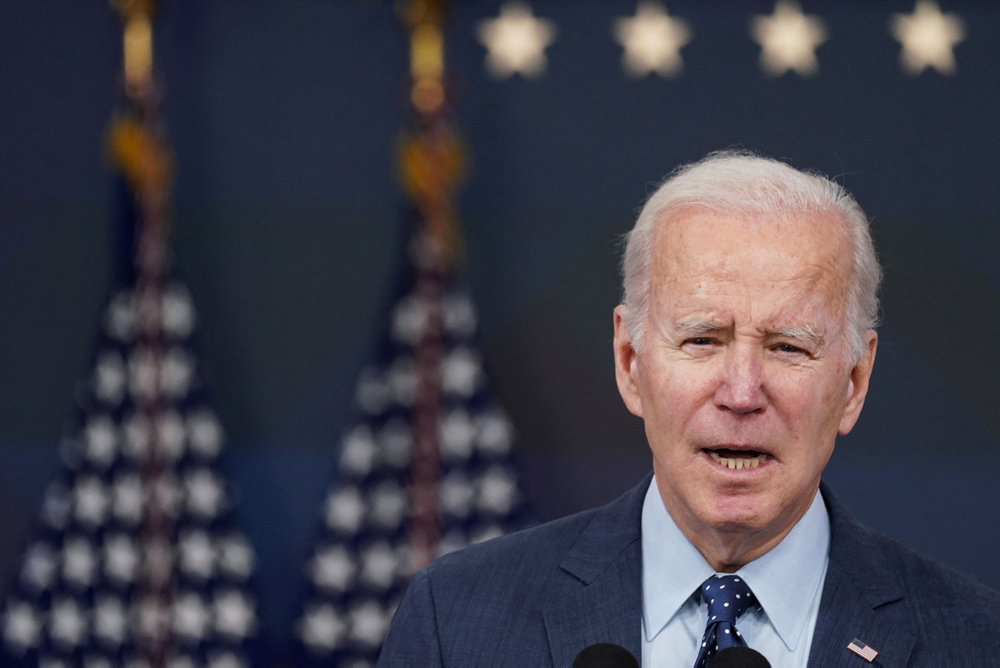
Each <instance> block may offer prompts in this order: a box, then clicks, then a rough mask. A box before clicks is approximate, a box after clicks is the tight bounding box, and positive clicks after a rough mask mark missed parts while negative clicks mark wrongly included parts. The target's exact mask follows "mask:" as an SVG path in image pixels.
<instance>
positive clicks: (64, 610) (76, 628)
mask: <svg viewBox="0 0 1000 668" xmlns="http://www.w3.org/2000/svg"><path fill="white" fill-rule="evenodd" d="M49 614H50V617H49V635H50V636H52V639H53V640H54V641H55V642H56V643H57V644H59V645H62V646H64V647H67V646H68V647H76V646H78V645H80V644H81V643H82V642H83V640H84V638H85V637H86V634H87V614H86V612H85V611H84V610H83V609H82V608H81V607H80V604H79V603H77V601H76V599H73V598H61V599H58V600H56V601H55V602H54V603H53V604H52V610H51V611H50V613H49Z"/></svg>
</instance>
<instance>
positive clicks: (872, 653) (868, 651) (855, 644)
mask: <svg viewBox="0 0 1000 668" xmlns="http://www.w3.org/2000/svg"><path fill="white" fill-rule="evenodd" d="M847 649H849V650H851V651H852V652H854V653H855V654H857V655H858V656H860V657H861V658H862V659H864V660H865V661H867V662H868V663H871V662H872V661H874V660H875V657H876V656H878V652H877V651H876V650H875V649H873V648H871V647H869V646H868V645H866V644H865V643H863V642H861V641H860V640H858V639H857V638H855V639H854V640H852V641H851V642H849V643H848V644H847Z"/></svg>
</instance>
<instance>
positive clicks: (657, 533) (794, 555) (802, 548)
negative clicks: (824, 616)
mask: <svg viewBox="0 0 1000 668" xmlns="http://www.w3.org/2000/svg"><path fill="white" fill-rule="evenodd" d="M829 548H830V519H829V516H828V515H827V511H826V506H825V505H824V503H823V499H822V497H821V496H820V494H819V493H818V492H817V493H816V495H815V497H814V498H813V501H812V504H811V505H810V506H809V509H808V510H807V511H806V514H805V515H803V516H802V519H800V520H799V521H798V523H797V524H796V525H795V526H794V527H792V530H791V531H790V532H789V533H788V535H787V536H785V538H784V539H783V540H782V541H781V542H780V543H779V544H778V545H777V546H775V547H774V548H773V549H771V550H770V551H769V552H767V553H766V554H764V555H763V556H761V557H759V558H758V559H755V560H754V561H752V562H750V563H749V564H746V565H745V566H744V567H743V568H741V569H740V570H739V571H738V573H739V574H740V575H741V576H743V578H744V579H745V581H746V582H747V584H748V585H749V586H750V588H751V589H752V590H753V593H754V595H755V596H756V597H757V600H758V601H759V602H760V604H761V606H762V607H763V608H764V613H765V615H767V618H768V619H769V620H770V622H771V624H772V625H773V626H774V629H775V631H776V632H777V634H778V636H779V637H780V638H781V640H782V642H783V643H784V644H785V646H786V647H788V649H789V650H791V651H794V650H795V646H796V644H797V642H798V639H799V638H800V637H801V632H802V627H803V624H805V623H806V620H807V619H808V612H809V607H810V605H811V603H812V601H813V598H814V596H816V595H817V593H818V589H819V587H820V586H821V585H822V583H823V576H824V574H825V573H826V565H827V559H828V555H829ZM714 572H715V570H714V569H713V568H712V567H711V566H710V565H709V563H708V562H707V561H705V558H704V557H703V556H701V553H700V552H698V550H697V548H695V547H694V545H692V544H691V542H690V541H688V539H687V537H686V536H684V534H683V533H681V530H680V529H679V528H677V524H676V523H675V522H674V520H673V518H672V517H671V516H670V513H668V512H667V509H666V507H664V505H663V499H662V498H661V497H660V494H659V490H658V489H657V487H656V478H655V477H654V478H653V479H652V481H651V482H650V484H649V489H647V490H646V498H645V500H644V501H643V504H642V615H643V624H644V628H645V629H646V639H647V640H652V639H653V638H655V637H656V636H657V634H659V632H660V631H661V630H662V629H663V627H664V626H666V625H667V623H668V622H669V621H670V620H671V619H672V618H673V617H674V616H675V615H676V614H677V613H678V612H679V611H680V609H681V607H682V606H683V605H684V604H685V603H686V602H687V601H688V599H690V598H691V596H692V594H693V593H694V592H695V590H697V589H698V587H699V586H700V585H701V583H702V582H704V581H705V579H706V578H708V577H709V576H710V575H712V574H713V573H714Z"/></svg>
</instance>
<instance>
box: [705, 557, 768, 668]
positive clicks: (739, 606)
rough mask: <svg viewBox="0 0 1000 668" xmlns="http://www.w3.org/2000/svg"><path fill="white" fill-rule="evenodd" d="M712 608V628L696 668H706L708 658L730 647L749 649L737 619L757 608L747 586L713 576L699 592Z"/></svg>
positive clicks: (731, 578)
mask: <svg viewBox="0 0 1000 668" xmlns="http://www.w3.org/2000/svg"><path fill="white" fill-rule="evenodd" d="M699 592H700V593H701V598H702V599H703V600H704V601H705V603H707V604H708V626H706V627H705V637H704V638H702V640H701V649H700V651H699V652H698V660H697V661H696V662H695V664H694V666H695V668H703V667H704V666H705V662H706V661H707V660H708V657H710V656H712V655H713V654H715V653H716V652H718V651H719V650H720V649H726V648H727V647H746V641H744V640H743V638H741V637H740V632H739V631H737V630H736V626H735V624H736V618H737V617H739V616H740V615H742V614H743V613H744V612H746V610H747V608H749V607H750V606H751V605H755V604H756V600H755V599H754V596H753V592H751V591H750V587H748V586H747V583H746V582H744V581H743V579H742V578H739V577H737V576H735V575H713V576H712V577H710V578H708V579H707V580H705V582H704V583H702V585H701V589H699Z"/></svg>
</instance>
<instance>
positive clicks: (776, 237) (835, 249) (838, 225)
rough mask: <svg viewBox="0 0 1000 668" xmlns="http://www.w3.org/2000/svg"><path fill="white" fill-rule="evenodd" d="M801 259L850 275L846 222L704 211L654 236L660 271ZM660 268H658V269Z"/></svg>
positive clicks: (683, 215)
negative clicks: (738, 260)
mask: <svg viewBox="0 0 1000 668" xmlns="http://www.w3.org/2000/svg"><path fill="white" fill-rule="evenodd" d="M748 252H749V253H752V254H753V255H754V256H759V257H761V258H764V257H766V256H769V255H771V256H774V257H789V258H798V259H800V260H801V262H802V263H803V264H804V265H828V268H829V269H834V268H836V269H838V270H840V271H843V272H844V273H845V275H846V274H847V273H849V272H850V262H849V261H847V262H844V260H846V259H848V258H849V257H850V240H849V237H848V230H847V226H846V224H845V223H844V221H843V220H841V219H839V218H837V217H834V216H832V215H826V216H819V215H804V214H796V215H787V216H779V217H775V216H742V215H734V214H722V213H716V212H713V211H709V210H706V209H701V208H694V209H684V210H681V211H678V212H675V213H672V214H670V215H668V216H665V217H663V219H662V220H661V222H660V224H659V225H658V226H657V229H656V230H655V232H654V235H653V261H654V266H655V267H656V268H658V269H659V270H660V271H663V270H664V269H667V268H670V267H673V268H677V267H678V265H680V266H684V267H686V268H689V269H690V268H692V267H698V266H703V265H706V264H711V263H718V262H719V261H720V260H725V259H726V257H727V256H729V255H737V254H741V255H742V256H743V257H746V255H747V253H748ZM657 265H658V266H657Z"/></svg>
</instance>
